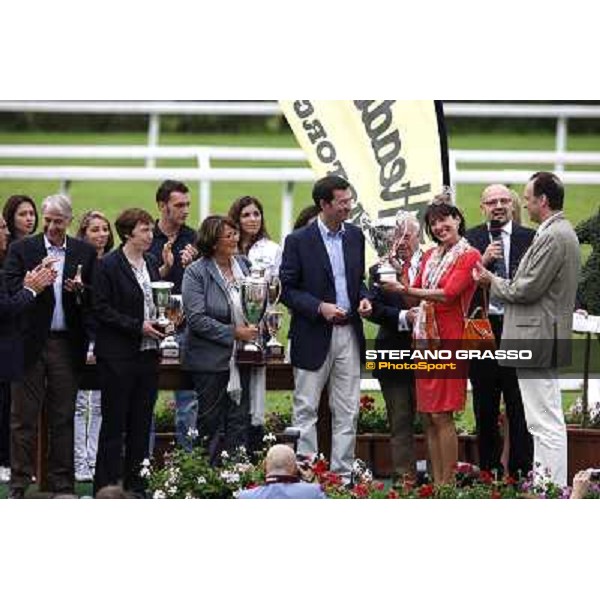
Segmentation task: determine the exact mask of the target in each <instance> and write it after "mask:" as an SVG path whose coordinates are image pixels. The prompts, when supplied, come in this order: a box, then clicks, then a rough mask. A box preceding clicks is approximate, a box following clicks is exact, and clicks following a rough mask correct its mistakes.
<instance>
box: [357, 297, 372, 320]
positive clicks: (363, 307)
mask: <svg viewBox="0 0 600 600" xmlns="http://www.w3.org/2000/svg"><path fill="white" fill-rule="evenodd" d="M372 312H373V307H372V306H371V301H370V300H369V299H368V298H363V299H362V300H361V301H360V303H359V305H358V314H359V315H360V316H361V317H362V318H363V319H364V318H365V317H369V316H370V315H371V313H372Z"/></svg>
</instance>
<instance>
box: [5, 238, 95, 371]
mask: <svg viewBox="0 0 600 600" xmlns="http://www.w3.org/2000/svg"><path fill="white" fill-rule="evenodd" d="M46 255H47V252H46V246H45V245H44V234H43V233H40V234H38V235H35V236H33V237H28V238H24V239H22V240H18V241H16V242H13V243H12V244H11V245H10V248H9V252H8V256H7V258H6V260H5V262H4V270H5V273H6V285H7V287H8V291H9V293H12V294H14V293H17V292H18V291H19V290H20V289H21V288H22V286H23V278H24V277H25V273H26V272H27V271H30V270H32V269H33V268H34V267H36V266H37V265H38V264H39V263H40V262H41V261H42V259H43V258H44V257H45V256H46ZM96 260H97V258H96V250H95V249H94V247H93V246H91V245H90V244H88V243H86V242H83V241H81V240H78V239H75V238H72V237H69V236H67V248H66V253H65V265H64V269H63V281H64V280H66V279H73V277H75V273H76V271H77V265H82V280H83V283H84V285H85V292H84V295H83V302H81V303H78V301H77V295H76V294H75V293H73V292H67V291H66V290H65V289H64V288H63V291H62V302H63V310H64V313H65V321H66V324H67V330H68V340H69V345H70V348H71V354H72V357H73V361H74V365H75V366H76V367H83V365H84V364H85V358H86V355H87V346H88V340H87V335H86V326H87V324H88V321H89V318H90V302H89V290H90V284H91V282H92V279H93V274H94V269H95V266H96ZM54 302H55V299H54V288H53V286H48V287H47V288H46V289H45V290H44V291H43V292H42V293H41V294H38V295H37V296H36V298H35V300H34V301H33V303H32V304H31V305H30V306H28V307H27V308H26V310H25V311H24V313H23V314H22V319H21V323H20V325H21V334H22V335H23V337H24V340H25V366H27V367H28V366H30V365H32V364H33V363H35V361H36V360H37V359H38V357H39V356H40V354H41V352H42V349H43V347H44V344H45V343H46V339H47V338H48V333H49V332H50V325H51V323H52V313H53V312H54Z"/></svg>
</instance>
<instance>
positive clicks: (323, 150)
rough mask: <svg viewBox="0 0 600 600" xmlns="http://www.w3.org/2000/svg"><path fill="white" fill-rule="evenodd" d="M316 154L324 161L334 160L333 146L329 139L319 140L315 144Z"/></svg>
mask: <svg viewBox="0 0 600 600" xmlns="http://www.w3.org/2000/svg"><path fill="white" fill-rule="evenodd" d="M317 156H318V157H319V159H320V160H321V162H324V163H330V162H333V161H334V160H335V156H336V154H335V148H334V146H333V144H332V143H331V142H330V141H324V142H319V143H318V144H317Z"/></svg>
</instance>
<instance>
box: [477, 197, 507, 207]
mask: <svg viewBox="0 0 600 600" xmlns="http://www.w3.org/2000/svg"><path fill="white" fill-rule="evenodd" d="M511 202H512V198H494V199H490V200H483V202H482V204H483V205H484V206H496V205H497V204H498V203H500V204H501V205H502V206H507V205H508V204H510V203H511Z"/></svg>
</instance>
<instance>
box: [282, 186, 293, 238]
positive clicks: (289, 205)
mask: <svg viewBox="0 0 600 600" xmlns="http://www.w3.org/2000/svg"><path fill="white" fill-rule="evenodd" d="M293 192H294V182H293V181H286V182H285V183H284V184H283V195H282V197H281V245H282V246H283V240H284V239H285V236H286V235H287V234H288V233H290V231H292V212H293V209H294V196H293Z"/></svg>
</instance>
